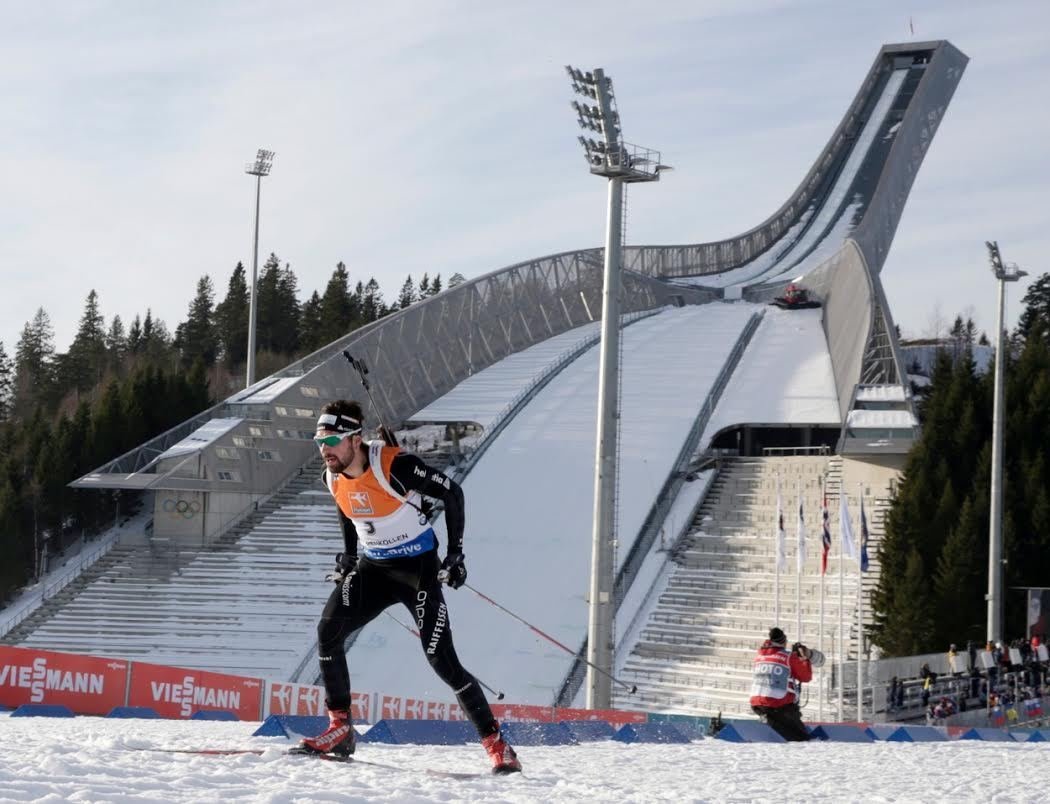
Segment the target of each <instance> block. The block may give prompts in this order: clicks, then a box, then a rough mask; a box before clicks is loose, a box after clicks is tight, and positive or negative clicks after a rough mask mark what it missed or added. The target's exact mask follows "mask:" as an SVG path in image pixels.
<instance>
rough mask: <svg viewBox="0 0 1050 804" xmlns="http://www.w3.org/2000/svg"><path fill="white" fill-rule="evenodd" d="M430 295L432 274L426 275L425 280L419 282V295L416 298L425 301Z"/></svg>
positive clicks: (424, 275)
mask: <svg viewBox="0 0 1050 804" xmlns="http://www.w3.org/2000/svg"><path fill="white" fill-rule="evenodd" d="M430 295H431V293H430V274H427V273H424V274H423V278H422V279H420V280H419V293H417V294H416V298H419V299H425V298H427V297H428V296H430Z"/></svg>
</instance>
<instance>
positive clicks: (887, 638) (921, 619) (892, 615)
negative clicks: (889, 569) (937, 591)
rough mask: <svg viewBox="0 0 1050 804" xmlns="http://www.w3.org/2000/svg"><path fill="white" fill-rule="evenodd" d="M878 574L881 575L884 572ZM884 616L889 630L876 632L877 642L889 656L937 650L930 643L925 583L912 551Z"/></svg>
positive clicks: (930, 622) (920, 564)
mask: <svg viewBox="0 0 1050 804" xmlns="http://www.w3.org/2000/svg"><path fill="white" fill-rule="evenodd" d="M882 571H883V572H885V568H883V570H882ZM887 613H888V616H889V619H890V620H891V621H892V622H893V628H891V629H888V630H884V631H882V632H880V633H879V636H878V639H877V642H878V644H879V646H880V647H882V648H883V650H885V651H886V652H887V653H888V654H889V655H890V656H914V655H915V654H918V653H927V652H929V651H932V650H934V649H935V648H936V647H937V645H935V644H934V639H933V637H934V631H933V616H932V611H931V608H930V592H929V579H928V578H927V577H926V571H925V569H924V568H923V562H922V557H921V556H920V555H919V551H918V550H916V549H915V548H914V547H913V548H912V549H911V550H909V551H908V553H907V558H906V560H905V563H904V575H903V577H902V578H901V583H900V585H899V588H898V591H897V594H896V596H895V597H894V598H893V600H892V601H890V603H889V611H888V612H887Z"/></svg>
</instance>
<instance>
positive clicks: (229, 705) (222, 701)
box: [149, 676, 241, 717]
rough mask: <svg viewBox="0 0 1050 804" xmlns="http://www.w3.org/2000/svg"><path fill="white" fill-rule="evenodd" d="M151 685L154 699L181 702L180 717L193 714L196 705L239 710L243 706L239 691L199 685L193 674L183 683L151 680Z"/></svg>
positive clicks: (163, 701)
mask: <svg viewBox="0 0 1050 804" xmlns="http://www.w3.org/2000/svg"><path fill="white" fill-rule="evenodd" d="M149 687H150V694H151V695H152V696H153V700H154V701H159V702H162V703H173V704H179V715H180V717H189V716H190V715H192V714H193V707H195V706H206V707H214V708H217V709H230V710H237V709H240V707H241V694H240V693H239V692H236V691H235V690H217V689H215V688H214V687H203V686H198V685H197V683H196V680H195V679H194V677H193V676H186V677H184V678H183V679H182V683H181V684H172V683H170V682H168V681H151V682H150V684H149Z"/></svg>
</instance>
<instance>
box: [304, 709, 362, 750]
mask: <svg viewBox="0 0 1050 804" xmlns="http://www.w3.org/2000/svg"><path fill="white" fill-rule="evenodd" d="M299 748H300V749H302V750H304V751H307V752H310V753H314V754H338V755H339V756H344V757H348V756H350V755H351V754H352V753H354V749H355V748H357V734H356V733H355V732H354V725H353V722H352V720H351V718H350V710H348V709H329V710H328V728H327V729H325V730H324V731H323V732H321V733H320V734H318V735H317V736H316V737H304V738H303V740H302V741H301V742H300V743H299Z"/></svg>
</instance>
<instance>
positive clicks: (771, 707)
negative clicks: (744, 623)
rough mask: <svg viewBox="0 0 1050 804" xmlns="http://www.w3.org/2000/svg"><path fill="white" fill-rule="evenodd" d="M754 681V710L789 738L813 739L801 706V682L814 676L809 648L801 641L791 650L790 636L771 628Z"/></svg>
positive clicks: (760, 653)
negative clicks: (788, 638)
mask: <svg viewBox="0 0 1050 804" xmlns="http://www.w3.org/2000/svg"><path fill="white" fill-rule="evenodd" d="M754 668H755V669H754V676H753V680H752V683H751V711H753V712H754V713H755V714H756V715H758V716H759V717H762V718H764V719H765V721H766V723H768V724H769V725H770V726H771V727H772V728H773V730H774V731H776V732H777V734H779V735H780V736H781V737H783V738H784V739H785V740H789V741H792V742H801V741H804V740H808V739H809V732H808V731H806V727H805V725H803V723H802V712H801V710H800V709H799V706H798V690H799V685H800V684H802V683H805V682H806V681H810V680H811V679H812V678H813V667H812V665H811V664H810V661H809V648H807V647H806V646H805V645H803V644H802V643H800V642H796V643H795V644H794V645H792V646H791V650H790V651H789V650H788V649H787V636H786V635H785V634H784V632H783V631H781V630H780V629H779V628H775V627H774V628H771V629H769V639H767V640H766V641H765V642H763V643H762V647H761V648H759V649H758V655H757V656H756V657H755V665H754Z"/></svg>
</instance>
